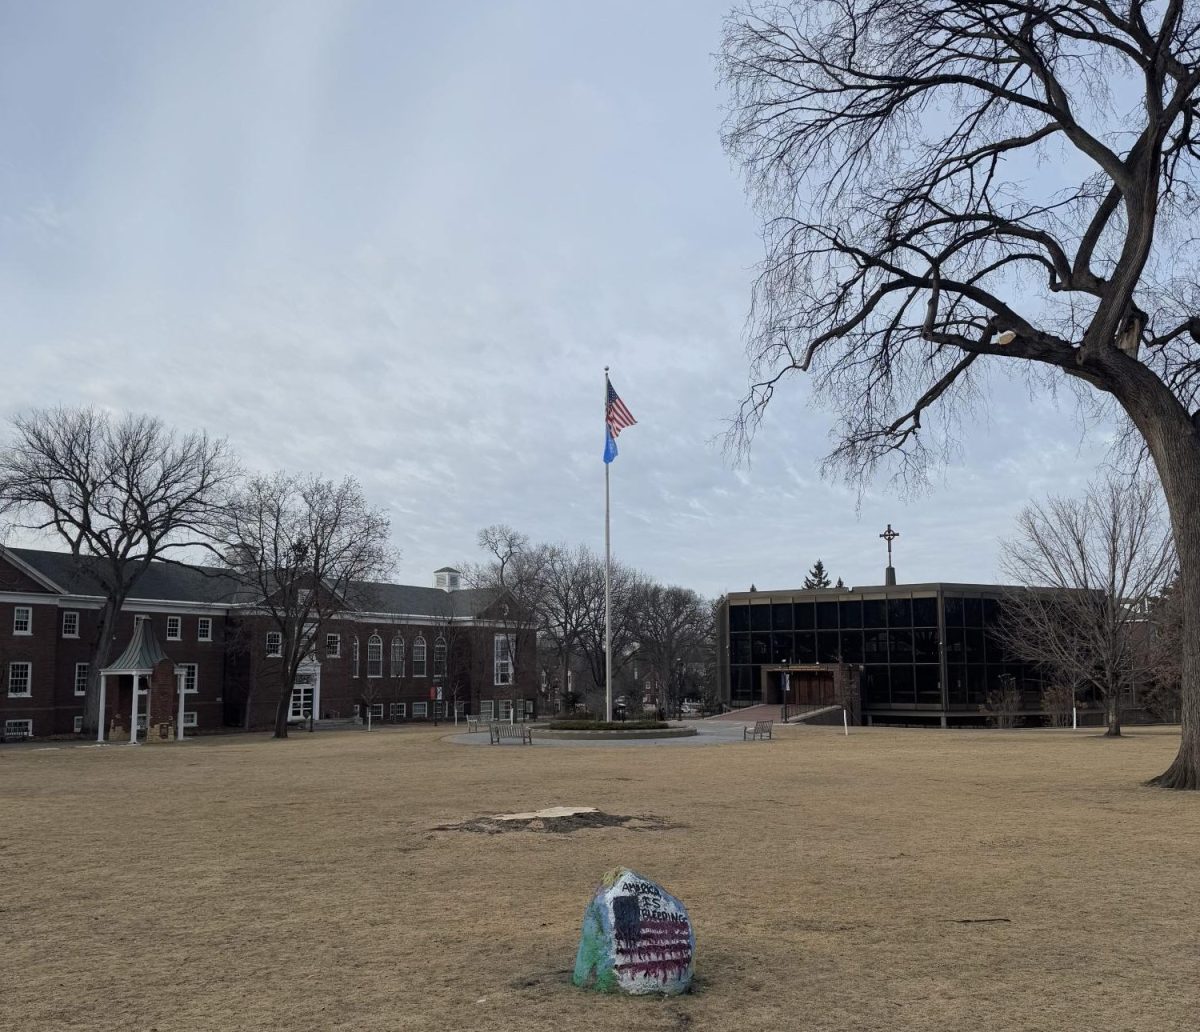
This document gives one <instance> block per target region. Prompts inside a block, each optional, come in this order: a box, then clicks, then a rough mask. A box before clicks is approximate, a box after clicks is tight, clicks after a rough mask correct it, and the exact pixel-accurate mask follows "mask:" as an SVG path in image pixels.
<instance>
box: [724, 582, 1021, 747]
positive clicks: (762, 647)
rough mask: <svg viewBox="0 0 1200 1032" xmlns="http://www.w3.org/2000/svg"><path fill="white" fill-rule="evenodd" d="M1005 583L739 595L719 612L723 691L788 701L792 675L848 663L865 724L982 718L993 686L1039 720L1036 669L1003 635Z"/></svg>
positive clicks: (740, 698)
mask: <svg viewBox="0 0 1200 1032" xmlns="http://www.w3.org/2000/svg"><path fill="white" fill-rule="evenodd" d="M1004 590H1005V589H1003V588H1001V587H998V586H995V585H982V584H941V583H938V584H902V585H888V586H884V587H874V588H850V589H845V590H840V589H831V588H826V589H819V590H812V591H784V592H765V591H758V592H738V593H733V594H730V595H728V596H726V598H725V599H724V600H723V602H722V605H721V609H720V612H719V621H720V641H721V655H720V677H721V691H722V695H723V699H724V701H725V702H727V703H728V704H729V705H731V706H735V707H737V706H747V705H754V704H756V703H770V704H775V703H779V702H782V701H784V700H783V698H782V694H783V688H782V685H783V684H784V683H787V682H786V679H784V680H781V678H780V676H779V675H781V674H783V673H784V672H787V671H793V672H794V671H796V670H797V669H798V668H799V669H800V670H802V671H803V676H805V677H811V676H815V675H816V674H818V673H820V672H821V671H822V670H823V669H828V670H834V669H838V668H841V669H843V670H844V671H845V672H846V674H847V675H848V677H849V682H850V683H851V684H852V685H854V684H856V685H857V691H858V694H859V703H860V706H859V712H860V713H861V715H862V718H863V720H864V722H865V723H871V724H878V723H903V724H934V725H942V726H950V725H955V724H957V725H964V724H980V723H982V722H983V721H984V719H985V718H984V714H982V713H981V709H980V707H981V706H983V704H984V703H985V701H986V700H987V696H988V692H989V691H1002V690H1004V688H1005V686H1006V685H1009V684H1013V685H1015V686H1016V687H1017V689H1018V690H1019V691H1020V692H1021V699H1022V702H1021V710H1022V713H1023V714H1024V715H1026V716H1033V715H1035V714H1036V715H1037V716H1038V717H1041V716H1043V715H1044V714H1043V712H1042V683H1041V677H1040V675H1039V673H1038V671H1037V670H1036V668H1033V667H1030V666H1029V665H1027V664H1023V663H1020V662H1017V661H1015V660H1014V659H1013V657H1012V656H1010V655H1009V654H1008V653H1007V650H1006V649H1005V648H1004V646H1003V644H1002V642H1001V641H1000V640H999V637H998V636H997V635H996V634H995V626H996V621H997V619H998V616H999V611H1000V606H1001V604H1002V599H1003V596H1004ZM1010 678H1011V679H1012V680H1011V681H1009V680H1008V679H1010ZM791 683H792V685H794V686H796V688H795V689H794V690H795V691H797V692H800V693H802V692H803V690H804V689H803V687H802V684H800V683H798V682H797V681H796V679H795V678H793V680H792V682H791ZM790 701H804V699H803V697H801V698H799V699H797V698H793V699H791V700H790Z"/></svg>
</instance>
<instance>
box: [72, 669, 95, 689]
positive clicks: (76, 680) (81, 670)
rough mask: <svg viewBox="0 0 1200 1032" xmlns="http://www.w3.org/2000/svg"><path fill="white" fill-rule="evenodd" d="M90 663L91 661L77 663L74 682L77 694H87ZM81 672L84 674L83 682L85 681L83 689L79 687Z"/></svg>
mask: <svg viewBox="0 0 1200 1032" xmlns="http://www.w3.org/2000/svg"><path fill="white" fill-rule="evenodd" d="M90 665H91V664H89V663H76V664H75V681H74V682H73V683H74V687H75V694H76V695H87V683H88V667H89V666H90ZM81 674H82V683H83V688H82V690H81V689H80V687H79V685H80V675H81Z"/></svg>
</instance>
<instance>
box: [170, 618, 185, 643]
mask: <svg viewBox="0 0 1200 1032" xmlns="http://www.w3.org/2000/svg"><path fill="white" fill-rule="evenodd" d="M182 637H183V618H182V617H179V616H168V617H167V641H179V640H180V639H181V638H182Z"/></svg>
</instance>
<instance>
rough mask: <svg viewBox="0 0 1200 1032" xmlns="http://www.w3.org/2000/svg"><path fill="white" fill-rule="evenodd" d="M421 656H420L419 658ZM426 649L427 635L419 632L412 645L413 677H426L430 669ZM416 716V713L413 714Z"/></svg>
mask: <svg viewBox="0 0 1200 1032" xmlns="http://www.w3.org/2000/svg"><path fill="white" fill-rule="evenodd" d="M418 657H420V658H418ZM425 657H426V651H425V635H423V634H418V635H417V636H416V637H415V638H413V647H412V675H413V677H425V676H426V673H425V672H426V670H427V669H428V661H427V660H426V658H425ZM418 671H419V672H418ZM413 715H414V716H416V714H413Z"/></svg>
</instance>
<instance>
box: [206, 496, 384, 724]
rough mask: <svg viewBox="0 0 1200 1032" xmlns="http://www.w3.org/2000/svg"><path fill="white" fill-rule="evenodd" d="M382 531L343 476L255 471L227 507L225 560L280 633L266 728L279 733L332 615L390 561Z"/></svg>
mask: <svg viewBox="0 0 1200 1032" xmlns="http://www.w3.org/2000/svg"><path fill="white" fill-rule="evenodd" d="M389 531H390V525H389V522H388V519H387V517H386V516H385V515H384V514H383V513H382V512H381V511H379V510H376V509H372V508H370V506H369V505H368V504H367V501H366V499H365V498H364V497H363V494H362V490H361V488H360V487H359V486H358V484H357V483H356V482H355V481H354V480H352V479H350V478H347V479H345V480H343V481H341V482H340V483H334V482H333V481H331V480H325V479H323V478H321V477H318V476H306V477H298V476H291V475H288V474H284V473H277V474H275V475H274V476H270V477H255V478H254V479H252V480H251V481H249V483H247V484H246V485H245V487H244V489H243V490H242V491H241V492H240V493H239V494H238V496H237V497H236V498H235V499H234V500H233V502H232V503H231V504H230V506H229V507H228V510H227V513H226V517H225V520H224V523H223V526H222V531H221V537H222V544H223V552H224V559H225V562H226V564H227V565H228V566H229V567H230V568H231V569H232V570H233V571H234V573H235V574H236V575H237V576H238V578H239V579H240V580H241V581H242V583H243V584H244V585H246V587H247V588H248V589H249V590H250V591H252V592H253V593H254V596H255V604H256V606H257V608H258V610H259V611H260V612H261V614H262V615H263V616H265V617H266V619H267V623H268V624H269V626H270V627H271V628H272V630H273V632H274V633H276V634H278V635H279V639H280V644H279V661H280V683H279V685H278V688H279V700H278V704H277V707H276V711H275V737H276V738H286V737H287V728H288V711H289V708H290V703H291V696H292V688H293V685H294V684H295V683H296V674H297V672H298V671H299V668H300V666H301V664H302V663H303V662H304V661H305V659H306V658H307V657H308V656H309V655H311V654H313V653H315V651H316V649H317V647H318V645H319V644H320V643H322V642H323V641H324V635H325V632H326V629H327V628H328V626H329V625H330V623H331V622H332V621H333V620H334V619H335V618H337V617H338V616H339V615H343V614H345V613H346V612H353V611H354V610H355V609H361V608H364V606H365V605H366V604H367V603H369V601H370V600H369V599H368V598H365V597H364V596H363V592H364V590H365V587H364V586H365V585H366V584H367V583H368V582H369V581H371V580H372V579H375V578H378V577H381V576H383V575H385V574H386V573H387V572H388V571H389V570H390V569H391V568H392V566H393V565H394V562H395V555H394V553H393V552H392V550H391V549H390V548H389V546H388V534H389ZM251 690H253V686H251ZM249 705H250V702H249V700H247V708H248V707H249Z"/></svg>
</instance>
